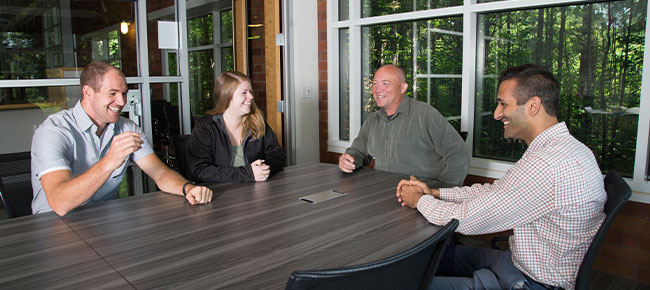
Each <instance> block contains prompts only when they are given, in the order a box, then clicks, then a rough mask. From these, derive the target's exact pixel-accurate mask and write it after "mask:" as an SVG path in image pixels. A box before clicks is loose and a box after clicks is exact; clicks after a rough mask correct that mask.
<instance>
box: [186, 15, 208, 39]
mask: <svg viewBox="0 0 650 290" xmlns="http://www.w3.org/2000/svg"><path fill="white" fill-rule="evenodd" d="M212 27H213V24H212V14H208V15H204V16H201V17H195V18H192V19H189V20H187V45H188V47H196V46H202V45H211V44H212Z"/></svg>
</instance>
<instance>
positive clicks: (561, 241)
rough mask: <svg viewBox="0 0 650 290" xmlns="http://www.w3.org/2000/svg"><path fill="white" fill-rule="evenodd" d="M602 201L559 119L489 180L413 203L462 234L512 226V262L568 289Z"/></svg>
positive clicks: (591, 170) (596, 178) (599, 183)
mask: <svg viewBox="0 0 650 290" xmlns="http://www.w3.org/2000/svg"><path fill="white" fill-rule="evenodd" d="M606 200H607V195H606V193H605V189H604V185H603V177H602V174H601V172H600V169H599V168H598V164H597V163H596V160H595V158H594V156H593V153H592V152H591V151H590V150H589V148H587V146H585V145H584V144H582V143H580V141H578V140H576V139H575V138H574V137H573V136H571V135H570V134H569V131H568V129H567V127H566V125H565V124H564V122H562V123H558V124H556V125H554V126H552V127H551V128H549V129H547V130H546V131H544V132H542V134H540V135H539V136H537V137H536V138H535V140H533V142H532V143H531V144H530V146H529V147H528V149H527V150H526V152H525V153H524V155H523V156H522V157H521V159H519V161H517V163H516V164H515V165H514V166H513V167H512V168H510V170H508V172H506V174H505V176H503V178H501V179H499V180H496V181H495V182H494V183H493V184H482V185H481V184H475V185H472V186H469V187H468V186H466V187H454V188H444V189H440V199H436V198H435V197H433V196H432V195H425V196H423V197H422V198H420V200H419V201H418V205H417V207H418V210H419V211H420V212H421V213H422V215H424V216H425V217H426V219H427V220H428V221H429V222H431V223H433V224H437V225H444V224H446V223H447V222H449V221H450V220H451V219H454V218H455V219H458V220H459V221H460V224H459V226H458V229H457V231H458V232H460V233H462V234H467V235H479V234H486V233H495V232H501V231H505V230H509V229H513V231H514V235H513V236H512V237H510V249H511V251H512V260H513V262H514V264H515V266H516V267H517V268H518V269H519V270H521V271H522V272H523V273H524V274H526V275H528V276H529V277H531V278H533V279H534V280H535V281H537V282H541V283H544V284H548V285H554V286H560V287H563V288H565V289H573V288H574V284H575V279H576V275H577V272H578V268H579V267H580V264H581V263H582V259H583V258H584V255H585V253H586V251H587V248H588V247H589V245H590V244H591V241H592V240H593V237H594V235H595V234H596V231H598V228H599V227H600V224H601V223H602V222H603V220H604V219H605V214H604V213H603V205H604V204H605V201H606Z"/></svg>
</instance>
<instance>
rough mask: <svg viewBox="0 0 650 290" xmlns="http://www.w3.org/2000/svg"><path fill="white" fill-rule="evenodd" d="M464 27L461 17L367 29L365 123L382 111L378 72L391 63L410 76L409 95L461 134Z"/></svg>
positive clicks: (364, 43) (364, 40) (364, 45)
mask: <svg viewBox="0 0 650 290" xmlns="http://www.w3.org/2000/svg"><path fill="white" fill-rule="evenodd" d="M462 27H463V22H462V18H461V17H448V18H438V19H431V20H423V21H416V22H403V23H391V24H385V25H376V26H369V27H364V28H363V29H362V40H361V44H362V48H363V51H362V53H361V54H362V58H363V59H362V62H361V71H362V79H363V92H362V96H363V99H362V109H363V111H362V118H363V119H362V120H365V118H366V116H367V115H368V114H370V113H371V112H374V111H376V110H377V109H378V107H377V106H376V104H375V101H374V98H373V96H372V92H371V84H372V78H373V74H374V72H375V71H376V70H377V69H378V68H379V67H381V66H382V65H384V64H389V63H392V64H395V65H398V66H400V67H402V68H403V69H404V71H405V72H406V81H407V82H408V84H409V89H408V90H407V91H406V96H408V97H415V98H416V99H417V100H420V101H423V102H426V103H429V104H431V105H432V106H433V107H435V108H436V109H437V110H438V111H440V113H441V114H442V115H443V116H445V117H446V118H447V119H448V120H450V123H451V124H452V125H453V126H454V127H455V128H456V129H457V130H460V109H461V85H462V81H461V80H462V79H461V72H462V62H460V61H458V60H459V59H462V46H463V33H462ZM413 31H415V32H416V33H415V35H416V37H413ZM366 56H367V57H366Z"/></svg>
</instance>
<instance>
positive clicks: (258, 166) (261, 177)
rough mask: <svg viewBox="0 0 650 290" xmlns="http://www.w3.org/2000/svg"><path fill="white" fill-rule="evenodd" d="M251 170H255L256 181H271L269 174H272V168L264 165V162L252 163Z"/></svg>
mask: <svg viewBox="0 0 650 290" xmlns="http://www.w3.org/2000/svg"><path fill="white" fill-rule="evenodd" d="M251 168H253V177H255V181H266V180H267V179H269V174H270V173H271V167H270V166H268V165H266V164H265V163H264V160H261V159H257V160H255V161H253V163H251Z"/></svg>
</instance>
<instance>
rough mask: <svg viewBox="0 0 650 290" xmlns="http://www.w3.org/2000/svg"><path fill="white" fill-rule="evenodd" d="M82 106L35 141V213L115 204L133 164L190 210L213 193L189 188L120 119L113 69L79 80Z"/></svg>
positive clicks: (93, 68)
mask: <svg viewBox="0 0 650 290" xmlns="http://www.w3.org/2000/svg"><path fill="white" fill-rule="evenodd" d="M81 92H82V97H81V100H80V101H79V102H78V103H77V105H76V106H75V107H74V108H72V109H69V110H64V111H61V112H58V113H56V114H53V115H51V116H49V117H48V118H47V119H46V120H45V121H44V122H43V123H42V124H41V125H40V126H39V127H38V129H36V132H35V133H34V138H33V139H32V188H33V189H34V200H33V201H32V212H33V213H34V214H37V213H41V212H48V211H52V210H53V211H54V212H55V213H56V214H58V215H60V216H63V215H65V214H67V213H68V212H69V211H71V210H72V209H74V208H76V207H78V206H80V205H84V204H88V203H91V202H97V201H104V200H109V199H113V198H115V196H116V195H117V190H118V187H119V185H120V182H121V181H122V178H123V177H124V173H125V171H126V170H125V169H126V165H127V162H128V161H129V160H133V161H134V162H135V163H136V164H137V165H138V166H139V167H140V168H141V169H142V170H143V171H144V172H145V173H147V175H149V176H150V177H151V178H152V179H153V180H154V181H155V182H156V185H158V187H160V189H161V190H163V191H165V192H169V193H172V194H178V195H181V196H182V195H185V199H187V201H188V202H189V203H190V204H192V205H196V204H203V203H207V202H210V201H211V200H212V191H211V190H210V189H208V188H206V187H203V186H196V185H194V184H193V183H190V182H188V181H187V180H186V179H185V178H183V177H182V176H180V175H179V174H178V173H176V172H175V171H173V170H171V169H169V168H168V167H167V166H165V164H163V163H162V162H161V161H160V159H158V157H157V156H156V155H155V154H154V152H153V149H152V148H151V145H150V144H149V142H148V141H147V138H146V136H145V135H144V133H143V132H142V129H140V128H139V127H138V126H137V125H136V124H135V123H133V122H132V121H131V120H129V119H127V118H124V117H121V116H120V113H121V112H122V109H123V108H124V105H125V104H126V93H127V92H128V87H127V86H126V79H125V78H124V74H122V72H121V71H119V70H118V69H117V68H115V67H114V66H112V65H109V64H106V63H103V62H93V63H91V64H89V65H88V66H86V68H84V71H83V72H82V74H81Z"/></svg>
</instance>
